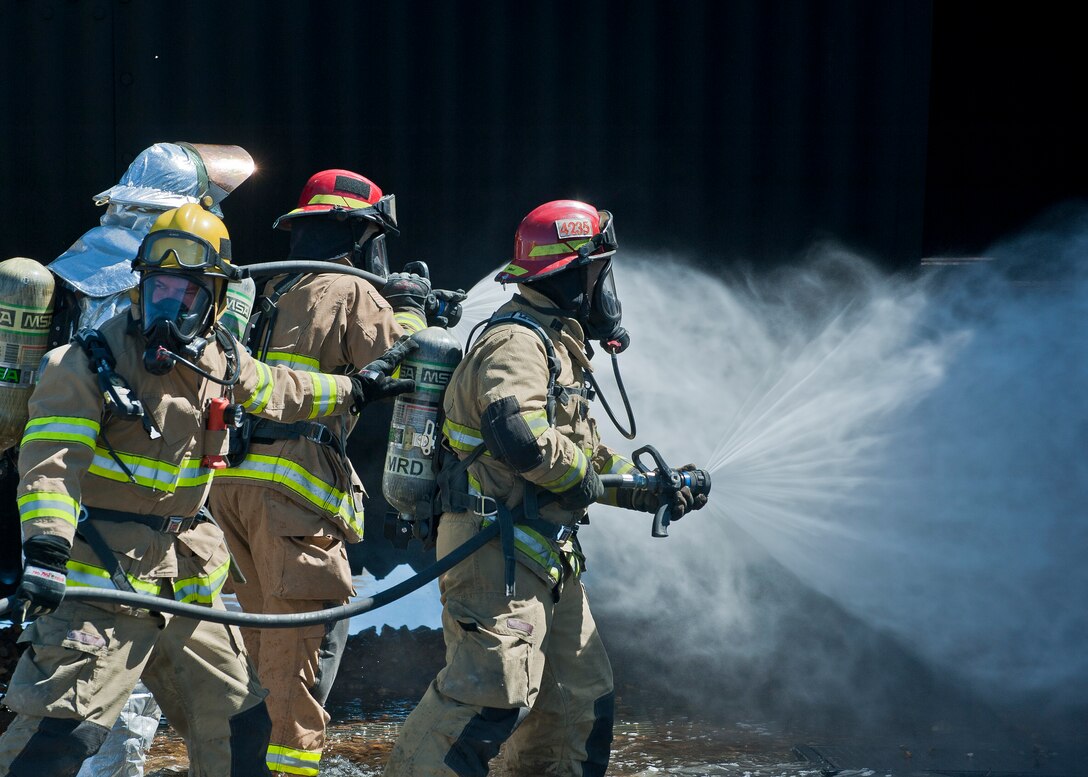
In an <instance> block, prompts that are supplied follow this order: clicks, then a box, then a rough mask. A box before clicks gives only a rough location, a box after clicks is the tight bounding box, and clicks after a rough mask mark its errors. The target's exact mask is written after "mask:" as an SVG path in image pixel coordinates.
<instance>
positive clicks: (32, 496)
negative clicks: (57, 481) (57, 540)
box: [16, 491, 79, 526]
mask: <svg viewBox="0 0 1088 777" xmlns="http://www.w3.org/2000/svg"><path fill="white" fill-rule="evenodd" d="M16 502H17V504H18V505H19V521H20V523H21V522H23V521H33V520H34V519H35V518H61V519H63V520H65V521H67V522H68V523H70V524H72V525H73V526H75V525H76V523H77V522H78V520H79V502H77V501H76V500H75V499H72V497H70V496H68V495H67V494H62V493H58V492H56V491H31V492H30V493H28V494H23V495H22V496H21V497H19V498H18V499H17V500H16Z"/></svg>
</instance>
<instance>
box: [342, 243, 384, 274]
mask: <svg viewBox="0 0 1088 777" xmlns="http://www.w3.org/2000/svg"><path fill="white" fill-rule="evenodd" d="M351 263H352V264H353V265H355V266H356V267H358V268H359V269H360V270H366V271H367V272H369V273H374V274H375V275H378V276H380V277H382V278H387V277H388V276H389V255H388V254H387V253H386V248H385V235H383V234H375V235H372V236H371V237H368V238H366V239H365V240H363V241H361V242H360V243H359V244H358V245H357V246H356V248H355V252H354V256H352V260H351Z"/></svg>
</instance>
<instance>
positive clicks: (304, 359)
mask: <svg viewBox="0 0 1088 777" xmlns="http://www.w3.org/2000/svg"><path fill="white" fill-rule="evenodd" d="M262 361H264V362H265V363H266V364H270V365H272V366H282V367H290V368H291V369H292V370H298V371H300V372H321V362H319V361H318V360H317V359H315V358H313V357H312V356H303V355H301V354H297V353H290V352H289V351H269V352H268V355H267V356H266V357H265V358H264V359H262Z"/></svg>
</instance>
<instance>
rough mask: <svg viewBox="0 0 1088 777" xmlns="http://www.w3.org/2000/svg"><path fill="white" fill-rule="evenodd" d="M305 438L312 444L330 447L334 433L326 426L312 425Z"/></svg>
mask: <svg viewBox="0 0 1088 777" xmlns="http://www.w3.org/2000/svg"><path fill="white" fill-rule="evenodd" d="M303 436H304V437H305V438H306V439H307V440H309V441H310V442H315V443H317V444H318V445H329V444H331V443H332V431H330V429H329V427H327V426H325V425H324V424H316V423H315V424H311V425H310V430H309V431H308V432H306V433H305V434H304V435H303Z"/></svg>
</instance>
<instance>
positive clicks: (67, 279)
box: [48, 142, 254, 346]
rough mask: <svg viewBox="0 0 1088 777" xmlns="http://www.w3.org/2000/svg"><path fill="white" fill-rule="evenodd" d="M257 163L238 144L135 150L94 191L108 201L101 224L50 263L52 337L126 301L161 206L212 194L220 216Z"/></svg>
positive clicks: (98, 319)
mask: <svg viewBox="0 0 1088 777" xmlns="http://www.w3.org/2000/svg"><path fill="white" fill-rule="evenodd" d="M253 169H254V165H253V158H252V157H251V156H250V155H249V154H248V153H247V152H246V150H245V149H244V148H242V147H240V146H227V145H215V144H208V143H182V142H177V143H155V144H153V145H151V146H148V147H147V148H145V149H144V150H143V151H141V152H140V153H139V154H137V155H136V158H135V159H134V160H132V163H131V164H130V165H129V166H128V169H126V170H125V173H124V175H122V176H121V179H120V180H119V181H118V182H117V184H116V185H114V186H111V187H110V188H109V189H106V190H105V191H103V192H100V193H98V194H96V195H95V197H94V202H95V204H96V205H105V206H106V212H105V213H103V214H102V218H101V219H100V224H99V226H97V227H94V228H92V229H89V230H88V231H87V232H85V233H84V234H83V235H82V236H80V238H79V239H78V240H77V241H76V242H75V243H73V244H72V246H71V247H70V248H69V249H68V250H67V251H65V252H64V253H63V254H61V255H60V256H58V257H57V258H56V259H54V260H53V261H52V262H50V263H49V265H48V267H49V269H50V271H52V273H53V274H54V275H55V276H56V277H57V278H58V280H59V281H60V283H59V284H58V293H57V306H56V311H55V313H54V316H53V329H52V333H53V336H52V342H51V345H52V346H57V345H63V344H64V343H67V342H68V340H69V339H70V338H71V336H72V335H73V334H75V333H76V331H77V330H78V329H79V328H81V327H97V326H100V325H101V324H103V323H104V322H106V321H107V320H109V319H110V318H113V317H114V316H115V315H118V314H119V313H122V312H124V311H125V310H127V309H128V305H129V290H130V289H132V288H133V287H134V286H135V285H136V281H137V276H136V274H135V273H134V272H133V269H132V259H133V257H134V256H135V255H136V251H137V249H139V247H140V241H141V240H143V238H144V235H146V234H147V232H148V230H149V229H150V228H151V225H152V224H153V223H154V222H155V219H157V218H158V217H159V215H160V214H161V213H163V212H164V211H167V210H170V209H172V208H177V207H180V206H182V205H185V204H187V203H201V202H207V203H208V204H209V208H210V210H211V211H212V213H214V214H215V215H216V216H218V217H220V218H222V217H223V211H222V208H221V203H222V202H223V200H224V199H226V197H227V195H229V194H230V193H231V192H232V191H234V190H235V189H236V188H237V187H238V186H239V185H241V183H242V182H243V181H245V180H246V179H247V178H249V176H250V175H251V174H252V173H253Z"/></svg>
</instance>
